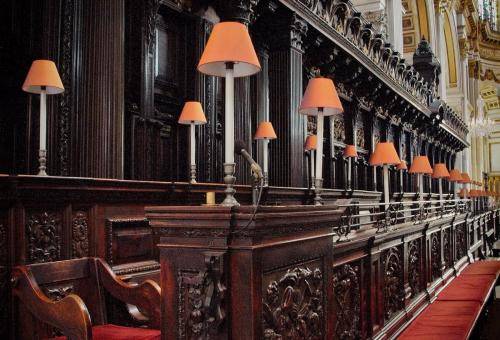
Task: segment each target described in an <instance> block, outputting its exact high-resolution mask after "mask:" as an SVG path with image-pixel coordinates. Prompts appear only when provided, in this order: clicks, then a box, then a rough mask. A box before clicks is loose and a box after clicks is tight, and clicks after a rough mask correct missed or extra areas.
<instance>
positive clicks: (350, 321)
mask: <svg viewBox="0 0 500 340" xmlns="http://www.w3.org/2000/svg"><path fill="white" fill-rule="evenodd" d="M333 290H334V298H335V310H336V315H337V318H336V319H337V320H336V323H335V335H336V337H337V338H338V339H359V338H360V322H359V320H360V295H361V291H360V286H359V266H358V265H352V264H344V265H342V266H340V267H339V268H335V270H334V274H333Z"/></svg>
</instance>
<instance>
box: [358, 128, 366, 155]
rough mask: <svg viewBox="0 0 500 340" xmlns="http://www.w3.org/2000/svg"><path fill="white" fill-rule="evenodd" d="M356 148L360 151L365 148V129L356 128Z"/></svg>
mask: <svg viewBox="0 0 500 340" xmlns="http://www.w3.org/2000/svg"><path fill="white" fill-rule="evenodd" d="M356 146H357V147H359V148H360V149H365V148H366V143H365V129H364V127H362V126H358V127H357V128H356Z"/></svg>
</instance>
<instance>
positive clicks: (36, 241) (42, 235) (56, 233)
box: [26, 211, 61, 263]
mask: <svg viewBox="0 0 500 340" xmlns="http://www.w3.org/2000/svg"><path fill="white" fill-rule="evenodd" d="M60 230H61V219H60V217H59V216H58V215H57V214H56V213H53V212H47V211H44V212H41V213H32V214H30V215H28V218H27V223H26V238H27V242H28V254H27V255H28V256H27V257H28V261H29V262H30V263H39V262H51V261H57V260H59V259H60V256H61V241H60Z"/></svg>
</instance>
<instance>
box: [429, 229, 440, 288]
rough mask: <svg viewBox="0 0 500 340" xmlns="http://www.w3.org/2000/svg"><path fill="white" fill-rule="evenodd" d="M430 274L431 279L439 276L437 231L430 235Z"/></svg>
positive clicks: (438, 239)
mask: <svg viewBox="0 0 500 340" xmlns="http://www.w3.org/2000/svg"><path fill="white" fill-rule="evenodd" d="M431 274H432V279H433V280H435V279H437V278H439V277H440V276H441V240H440V238H439V233H437V232H436V233H434V234H432V236H431Z"/></svg>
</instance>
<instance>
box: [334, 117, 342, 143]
mask: <svg viewBox="0 0 500 340" xmlns="http://www.w3.org/2000/svg"><path fill="white" fill-rule="evenodd" d="M333 137H334V138H335V141H336V142H345V121H344V118H342V117H335V118H334V127H333Z"/></svg>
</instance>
